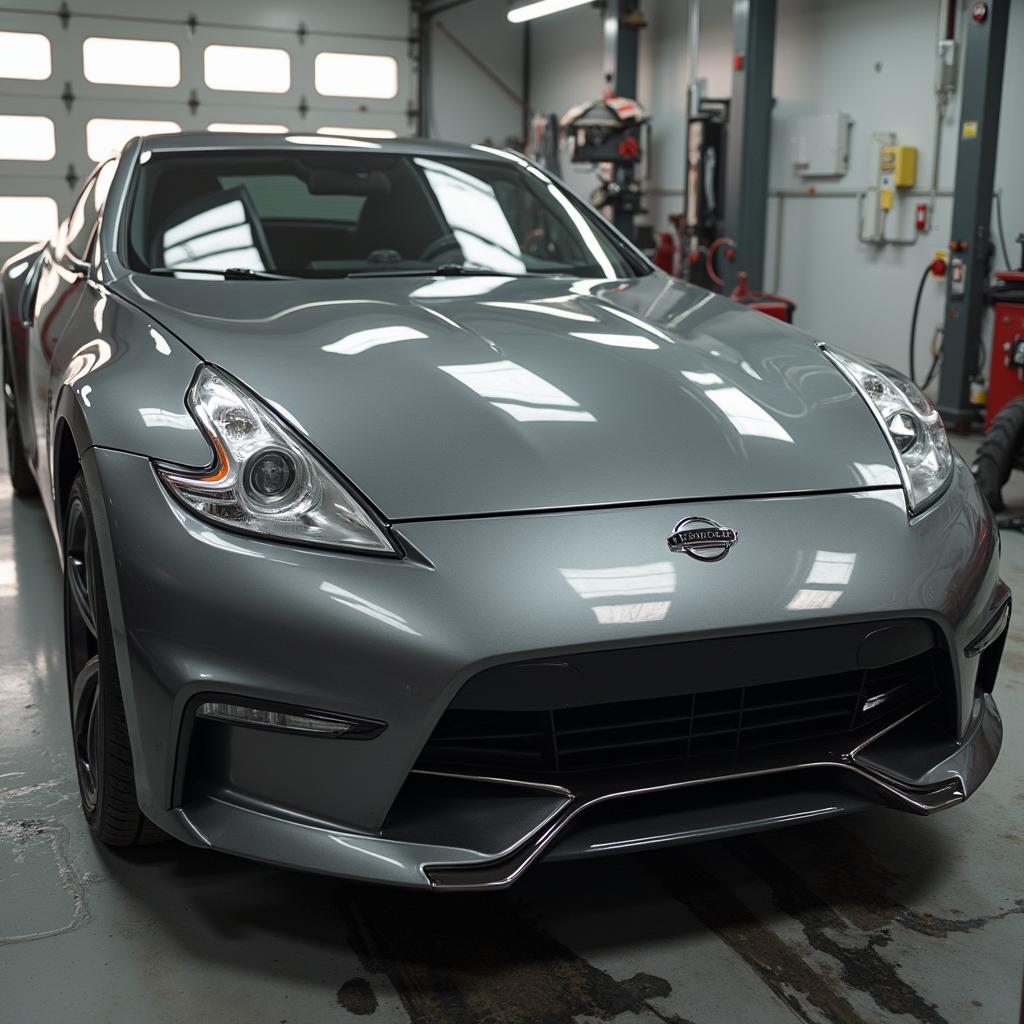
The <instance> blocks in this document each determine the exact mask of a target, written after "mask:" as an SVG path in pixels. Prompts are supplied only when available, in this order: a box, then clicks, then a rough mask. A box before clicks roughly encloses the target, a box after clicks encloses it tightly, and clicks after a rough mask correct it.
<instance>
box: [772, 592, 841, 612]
mask: <svg viewBox="0 0 1024 1024" xmlns="http://www.w3.org/2000/svg"><path fill="white" fill-rule="evenodd" d="M842 596H843V592H842V591H841V590H798V591H797V592H796V593H795V594H794V595H793V598H792V600H791V601H790V602H789V604H787V605H786V608H787V609H788V610H789V611H792V612H807V611H817V610H818V609H821V608H831V607H832V605H834V604H835V603H836V601H838V600H839V598H841V597H842Z"/></svg>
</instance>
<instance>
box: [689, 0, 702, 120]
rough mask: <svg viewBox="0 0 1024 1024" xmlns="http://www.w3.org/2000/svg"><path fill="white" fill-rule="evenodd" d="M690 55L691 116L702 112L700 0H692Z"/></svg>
mask: <svg viewBox="0 0 1024 1024" xmlns="http://www.w3.org/2000/svg"><path fill="white" fill-rule="evenodd" d="M688 42H689V44H690V57H689V66H688V67H687V73H688V75H689V81H688V82H687V85H686V102H687V106H688V107H689V111H690V114H689V116H690V117H696V116H697V115H698V114H699V113H700V89H699V88H698V86H697V56H698V53H699V51H700V0H690V30H689V40H688Z"/></svg>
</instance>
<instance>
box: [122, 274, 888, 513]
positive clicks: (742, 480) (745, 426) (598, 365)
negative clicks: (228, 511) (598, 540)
mask: <svg viewBox="0 0 1024 1024" xmlns="http://www.w3.org/2000/svg"><path fill="white" fill-rule="evenodd" d="M114 287H115V290H117V291H118V292H119V293H120V294H121V295H122V296H123V297H125V298H127V299H128V300H129V301H131V302H133V303H134V304H136V305H138V306H141V307H142V308H143V309H144V310H145V311H146V312H147V313H148V314H149V315H150V316H152V317H153V318H154V319H155V320H156V321H158V322H160V323H162V324H163V325H164V326H165V327H166V328H167V329H169V330H171V331H172V332H173V333H174V334H176V335H177V336H178V337H179V338H180V339H181V340H182V341H183V342H184V343H185V344H186V345H188V346H189V347H190V348H192V349H193V350H194V351H195V352H196V353H197V354H198V355H199V356H200V357H201V358H202V359H204V360H207V361H208V362H211V363H214V364H216V365H218V366H221V367H222V368H224V369H225V370H227V371H228V372H229V373H231V374H234V375H235V376H236V377H237V378H238V379H239V380H241V381H242V382H243V383H245V384H246V385H248V386H249V387H250V388H252V389H253V390H254V391H255V392H256V393H257V394H259V395H261V396H262V397H263V398H264V399H265V400H267V401H268V402H270V403H271V404H272V405H273V406H274V407H275V408H276V409H277V410H278V411H279V412H281V413H282V414H283V415H284V416H285V417H287V418H288V419H289V420H290V421H291V422H292V423H293V424H294V425H295V426H296V427H297V428H298V429H299V430H300V431H301V432H302V433H303V434H305V435H307V436H308V438H309V439H310V440H311V442H312V443H313V444H314V445H315V446H316V447H317V448H319V449H320V450H321V451H322V452H323V453H324V455H326V456H327V457H328V458H329V459H330V460H331V461H332V462H333V463H334V464H335V465H336V466H337V467H338V468H339V469H340V470H341V471H342V472H343V473H344V474H345V475H346V476H347V477H348V478H349V479H350V480H351V481H353V482H354V483H355V484H356V485H357V486H358V487H359V488H360V489H361V490H362V491H363V492H364V493H365V494H366V495H367V496H368V497H369V498H370V499H371V500H372V501H373V503H374V504H375V505H376V506H377V507H378V508H379V509H381V511H382V512H383V513H384V514H385V515H386V516H388V517H389V518H391V519H393V520H397V519H420V518H432V517H439V518H440V517H449V516H469V515H479V514H486V513H500V512H512V511H524V510H538V509H553V508H569V507H587V506H601V505H613V504H620V503H621V504H638V503H643V502H658V501H676V500H680V499H699V498H720V497H731V496H736V497H741V496H749V495H766V494H797V493H801V492H811V491H829V490H854V489H862V488H864V487H869V486H898V485H899V476H898V474H897V471H896V467H895V465H894V462H893V458H892V455H891V452H890V450H889V448H888V445H887V444H886V442H885V440H884V438H883V436H882V434H881V432H880V430H879V428H878V425H877V423H876V421H875V420H874V418H873V417H872V416H871V414H870V412H869V411H868V410H867V409H866V408H865V407H864V403H863V401H862V399H861V398H860V397H859V396H858V395H857V394H856V393H855V392H854V391H853V389H852V388H851V387H850V385H849V384H848V382H847V381H846V379H845V378H844V377H843V376H842V375H841V374H840V373H839V372H838V371H837V370H836V369H835V368H834V367H833V366H832V364H831V363H830V362H829V361H828V360H827V359H826V358H825V357H824V356H823V355H822V354H821V353H820V351H819V350H818V349H817V347H816V346H815V345H814V343H813V341H812V340H811V339H809V338H808V337H806V336H805V335H803V334H801V333H800V332H798V331H796V330H795V329H793V328H791V327H788V326H786V325H784V324H781V323H780V322H778V321H775V320H772V319H770V318H768V317H766V316H763V315H761V314H759V313H755V312H752V311H750V310H747V309H745V308H743V307H742V306H740V305H738V304H736V303H733V302H730V301H728V300H726V299H724V298H722V297H721V296H717V295H713V294H710V293H708V292H706V291H703V290H702V289H698V288H695V287H691V286H688V285H685V284H683V283H681V282H679V281H676V280H673V279H670V278H667V277H665V276H664V275H662V274H660V273H657V274H651V275H649V276H647V277H643V278H637V279H635V280H630V281H627V282H621V281H619V282H609V281H596V280H588V279H582V280H575V279H570V278H543V277H537V278H497V277H447V278H423V277H414V278H406V277H396V278H365V279H358V280H355V279H350V280H334V281H329V280H304V281H221V280H219V279H211V280H205V279H204V280H196V279H191V280H180V279H173V278H162V277H156V276H152V275H145V276H142V275H129V276H128V277H126V278H124V279H122V280H121V281H119V282H117V283H116V284H115V286H114Z"/></svg>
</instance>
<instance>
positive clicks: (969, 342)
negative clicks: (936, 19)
mask: <svg viewBox="0 0 1024 1024" xmlns="http://www.w3.org/2000/svg"><path fill="white" fill-rule="evenodd" d="M973 8H974V12H972V16H971V17H968V18H967V32H966V37H965V39H964V84H963V100H962V103H961V106H960V125H959V142H958V144H957V154H956V184H955V186H954V190H953V223H952V228H951V230H950V273H949V275H948V281H947V284H946V322H945V334H944V337H943V342H942V373H941V376H940V378H939V403H938V404H939V411H940V412H941V413H942V415H943V416H944V417H945V418H946V419H947V420H948V421H949V422H951V423H952V424H954V425H957V426H964V425H966V423H967V422H968V421H969V420H970V419H971V418H972V417H973V416H974V414H975V409H974V408H973V407H972V406H971V402H970V393H971V392H970V388H971V383H970V382H971V377H972V376H973V375H974V372H975V370H976V369H977V368H978V353H979V349H980V344H981V323H982V316H983V314H984V312H985V286H986V284H987V280H986V279H987V273H986V271H987V269H988V251H989V243H990V238H989V235H990V228H989V225H990V223H991V219H992V189H993V186H994V184H995V173H996V143H997V142H998V138H999V107H1000V102H1001V99H1002V92H1003V66H1004V63H1005V60H1006V27H1007V23H1008V20H1009V13H1010V0H991V2H990V3H981V4H974V5H973ZM975 12H976V13H975ZM980 15H983V16H980ZM979 16H980V17H979ZM957 260H960V261H962V263H961V265H960V266H958V265H957V263H956V261H957Z"/></svg>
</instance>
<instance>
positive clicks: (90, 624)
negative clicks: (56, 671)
mask: <svg viewBox="0 0 1024 1024" xmlns="http://www.w3.org/2000/svg"><path fill="white" fill-rule="evenodd" d="M63 550H64V650H65V660H66V663H67V670H68V696H69V702H70V705H71V733H72V739H73V742H74V753H75V767H76V769H77V772H78V788H79V791H80V793H81V797H82V811H83V812H84V814H85V819H86V821H87V822H88V823H89V828H90V829H91V831H92V833H93V835H94V836H96V838H97V839H99V840H100V841H101V842H103V843H106V844H107V845H108V846H135V845H138V844H142V843H149V842H154V841H157V840H160V839H162V838H165V835H164V833H163V832H161V831H160V829H158V828H157V827H156V826H155V825H153V824H152V822H150V821H149V820H148V819H147V818H146V816H145V815H144V814H143V813H142V811H141V810H140V809H139V803H138V799H137V798H136V793H135V770H134V765H133V761H132V748H131V742H130V740H129V738H128V726H127V723H126V721H125V715H124V703H123V701H122V699H121V683H120V680H119V679H118V676H117V665H116V662H115V659H114V648H113V640H112V637H111V630H110V616H109V614H108V612H107V602H106V593H105V591H104V589H103V574H102V570H101V568H100V561H99V557H98V554H97V548H96V530H95V526H94V523H93V518H92V512H91V508H90V505H89V496H88V492H87V491H86V486H85V479H84V478H83V476H82V475H81V473H79V475H78V477H77V478H76V480H75V482H74V484H73V485H72V487H71V494H70V497H69V499H68V507H67V511H66V513H65V516H64V544H63Z"/></svg>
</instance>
